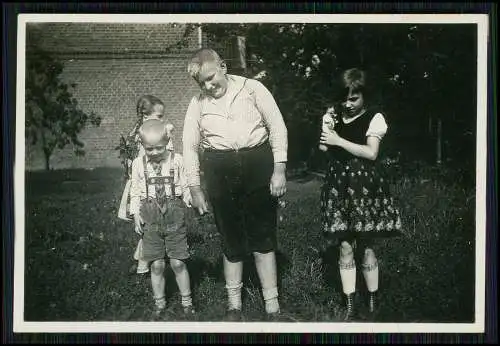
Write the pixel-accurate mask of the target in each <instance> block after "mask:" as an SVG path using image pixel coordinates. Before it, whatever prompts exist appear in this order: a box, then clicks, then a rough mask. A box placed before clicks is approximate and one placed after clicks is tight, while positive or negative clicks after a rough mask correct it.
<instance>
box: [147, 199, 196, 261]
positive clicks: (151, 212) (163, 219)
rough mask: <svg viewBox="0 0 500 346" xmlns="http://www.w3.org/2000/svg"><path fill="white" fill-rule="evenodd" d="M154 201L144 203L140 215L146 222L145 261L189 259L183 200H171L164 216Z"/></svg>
mask: <svg viewBox="0 0 500 346" xmlns="http://www.w3.org/2000/svg"><path fill="white" fill-rule="evenodd" d="M155 203H156V202H155V201H154V200H152V201H145V200H144V201H142V203H141V209H140V213H141V216H142V218H143V221H144V225H143V226H142V227H143V228H142V229H143V232H144V233H143V236H142V240H143V259H144V260H145V261H148V262H151V261H155V260H158V259H164V258H165V256H168V257H169V258H171V259H178V260H185V259H188V258H189V252H188V243H187V231H186V220H185V205H184V202H183V201H182V199H180V198H176V199H169V200H168V208H167V211H166V212H165V214H162V213H161V211H160V210H159V208H158V207H157V206H156V204H155Z"/></svg>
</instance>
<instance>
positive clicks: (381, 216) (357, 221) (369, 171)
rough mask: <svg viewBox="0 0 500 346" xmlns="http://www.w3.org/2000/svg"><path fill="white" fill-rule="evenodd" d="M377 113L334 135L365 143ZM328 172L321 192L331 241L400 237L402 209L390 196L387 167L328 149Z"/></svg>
mask: <svg viewBox="0 0 500 346" xmlns="http://www.w3.org/2000/svg"><path fill="white" fill-rule="evenodd" d="M375 114H376V112H373V111H366V112H365V113H364V114H363V115H361V116H360V117H359V118H357V119H355V120H354V121H352V122H350V123H345V122H343V121H342V120H340V121H338V122H337V123H336V125H335V131H337V133H338V134H339V135H340V136H341V137H342V138H344V139H346V140H349V141H351V142H354V143H357V144H364V143H366V132H367V130H368V128H369V126H370V122H371V120H372V119H373V117H374V116H375ZM327 155H328V156H329V157H328V168H327V173H326V177H325V182H324V184H323V187H322V189H321V217H322V229H323V232H324V234H325V235H326V236H327V238H328V239H330V240H333V239H337V240H338V239H348V240H355V239H360V238H373V237H382V236H392V235H398V234H399V232H400V230H401V217H400V213H399V209H398V207H397V205H396V203H395V200H394V198H393V197H392V196H391V193H390V189H389V181H388V179H387V177H386V172H385V169H384V166H383V165H382V164H381V163H379V162H378V161H377V160H375V161H371V160H367V159H363V158H359V157H356V156H354V155H352V154H350V153H349V152H348V151H346V150H344V149H342V148H340V147H329V149H328V152H327Z"/></svg>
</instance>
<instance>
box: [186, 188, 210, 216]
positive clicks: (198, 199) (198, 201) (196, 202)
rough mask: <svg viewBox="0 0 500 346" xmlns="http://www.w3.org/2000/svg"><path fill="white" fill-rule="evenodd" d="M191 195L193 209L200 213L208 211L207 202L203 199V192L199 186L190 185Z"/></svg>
mask: <svg viewBox="0 0 500 346" xmlns="http://www.w3.org/2000/svg"><path fill="white" fill-rule="evenodd" d="M190 190H191V196H192V201H191V203H192V205H193V207H194V208H195V209H197V210H198V212H199V213H200V215H203V214H205V213H208V204H207V201H206V200H205V194H204V193H203V191H202V190H201V187H200V186H191V187H190Z"/></svg>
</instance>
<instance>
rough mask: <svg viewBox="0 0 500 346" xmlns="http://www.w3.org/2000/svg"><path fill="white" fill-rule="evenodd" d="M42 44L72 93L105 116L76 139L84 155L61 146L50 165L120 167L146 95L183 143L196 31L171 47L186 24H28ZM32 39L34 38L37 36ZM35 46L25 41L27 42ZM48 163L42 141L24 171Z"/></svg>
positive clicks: (193, 90) (86, 108)
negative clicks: (122, 143)
mask: <svg viewBox="0 0 500 346" xmlns="http://www.w3.org/2000/svg"><path fill="white" fill-rule="evenodd" d="M30 29H31V30H32V32H31V33H35V34H36V36H28V37H36V42H37V44H39V45H41V46H43V47H44V48H46V49H48V50H49V51H52V52H54V53H56V54H57V55H58V56H59V57H60V58H61V60H62V61H63V62H64V66H65V67H64V71H63V74H62V76H61V77H62V79H63V80H64V81H65V82H67V83H76V84H77V86H76V88H75V90H74V96H75V97H76V99H77V100H78V102H79V105H80V107H81V108H82V109H83V110H84V111H89V112H91V111H93V112H95V113H97V114H99V115H100V116H101V117H102V122H101V126H100V127H98V128H93V127H88V128H87V129H85V130H84V131H82V132H81V134H80V136H79V138H80V139H81V140H82V142H83V143H84V144H85V147H84V149H85V151H86V155H85V156H83V157H77V156H76V155H74V153H73V149H72V148H71V146H68V147H66V148H64V149H62V150H56V151H55V152H54V154H53V156H52V157H51V167H52V168H53V169H62V168H94V167H119V166H120V160H119V158H118V152H117V151H116V150H114V148H115V147H116V146H117V145H118V144H119V137H120V134H126V133H128V132H129V131H130V129H131V128H132V126H133V125H134V123H135V120H136V110H135V105H136V102H137V99H138V98H139V97H140V96H141V95H143V94H153V95H156V96H158V97H159V98H160V99H161V100H162V101H163V102H164V103H165V105H166V115H167V116H168V117H169V119H170V120H171V121H172V122H173V124H174V125H175V128H176V129H175V132H174V136H175V138H174V144H175V145H176V146H177V147H178V148H180V145H181V141H180V139H181V135H182V125H183V121H184V114H185V111H186V109H187V106H188V104H189V100H190V99H191V97H192V96H193V95H194V94H195V93H197V92H198V88H197V85H196V84H195V83H194V81H193V80H192V79H191V78H190V77H189V76H188V74H187V72H186V66H187V59H188V57H189V55H190V52H191V51H192V50H194V49H196V48H197V33H196V32H194V33H193V34H192V35H191V36H189V38H190V39H189V46H188V47H187V48H186V49H181V50H174V51H173V52H169V53H166V52H165V47H168V46H171V45H172V44H175V42H178V41H179V40H180V38H182V35H183V33H184V28H183V27H182V26H176V27H174V26H172V25H170V24H111V23H110V24H101V23H99V24H96V23H44V24H36V25H34V26H33V27H28V30H30ZM33 40H35V39H33ZM28 44H30V42H29V41H27V45H28ZM43 168H44V157H43V153H42V152H41V150H40V148H39V147H38V146H35V147H31V146H29V145H27V147H26V169H27V170H36V169H43Z"/></svg>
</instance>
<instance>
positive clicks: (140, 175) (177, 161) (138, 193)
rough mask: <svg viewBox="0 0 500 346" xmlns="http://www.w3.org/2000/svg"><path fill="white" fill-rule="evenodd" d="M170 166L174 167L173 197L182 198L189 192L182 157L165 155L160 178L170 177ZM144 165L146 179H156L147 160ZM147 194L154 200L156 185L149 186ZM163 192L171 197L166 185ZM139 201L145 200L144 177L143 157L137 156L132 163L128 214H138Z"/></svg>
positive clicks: (170, 191)
mask: <svg viewBox="0 0 500 346" xmlns="http://www.w3.org/2000/svg"><path fill="white" fill-rule="evenodd" d="M171 158H173V159H171ZM172 164H173V165H174V185H175V195H176V196H177V197H180V196H183V194H184V193H188V192H189V190H188V186H187V180H186V172H185V170H184V164H183V158H182V155H180V154H172V155H171V156H170V155H167V158H166V159H165V160H163V162H162V165H161V176H170V168H171V166H172ZM146 165H147V172H148V177H151V178H152V177H157V176H158V175H157V174H156V172H155V170H154V169H153V166H152V164H151V162H150V161H149V160H147V164H146ZM148 192H149V197H151V198H156V185H154V184H149V186H148ZM165 192H166V194H167V196H168V197H171V196H172V188H171V186H170V184H168V183H167V184H165ZM141 199H146V177H145V176H144V163H143V156H142V155H139V156H138V157H137V158H136V159H135V160H134V161H133V162H132V178H131V184H130V214H132V215H133V214H136V213H138V212H139V208H140V204H141Z"/></svg>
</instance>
